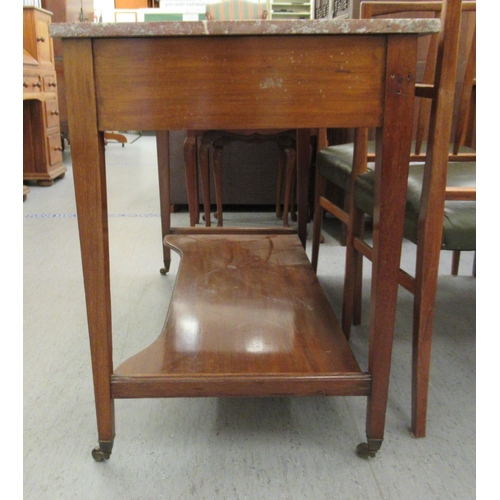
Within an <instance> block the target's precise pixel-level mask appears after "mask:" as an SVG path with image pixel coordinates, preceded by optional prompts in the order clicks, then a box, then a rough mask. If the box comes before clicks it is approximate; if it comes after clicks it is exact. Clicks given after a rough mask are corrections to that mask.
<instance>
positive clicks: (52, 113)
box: [50, 110, 59, 116]
mask: <svg viewBox="0 0 500 500" xmlns="http://www.w3.org/2000/svg"><path fill="white" fill-rule="evenodd" d="M50 114H51V115H56V116H59V111H57V110H56V111H52V112H51V113H50Z"/></svg>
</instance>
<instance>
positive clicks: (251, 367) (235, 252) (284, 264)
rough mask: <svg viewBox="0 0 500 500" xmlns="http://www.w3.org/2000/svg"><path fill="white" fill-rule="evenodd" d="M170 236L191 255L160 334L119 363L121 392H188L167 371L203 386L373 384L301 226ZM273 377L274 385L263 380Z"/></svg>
mask: <svg viewBox="0 0 500 500" xmlns="http://www.w3.org/2000/svg"><path fill="white" fill-rule="evenodd" d="M166 243H167V244H168V245H169V246H171V247H173V248H174V249H175V250H176V251H177V252H179V253H180V254H181V255H182V260H181V267H180V269H179V274H178V277H177V281H176V286H175V291H174V295H173V297H172V300H171V302H170V307H169V314H168V318H167V321H166V323H165V326H164V328H163V331H162V333H161V335H160V337H159V338H158V340H156V341H155V342H154V343H153V344H152V345H151V346H150V347H149V348H147V349H146V350H145V351H142V352H140V353H139V354H137V355H135V356H133V357H132V358H130V359H129V360H127V361H125V362H124V363H123V364H122V365H120V366H118V367H117V368H116V369H115V371H114V375H113V379H112V391H113V394H114V395H116V396H117V397H127V396H129V397H131V396H132V395H135V397H137V396H138V395H141V396H143V397H153V396H158V395H159V394H160V395H163V396H168V395H170V394H174V395H180V394H181V393H180V392H179V391H181V389H178V390H177V391H176V389H175V384H171V385H169V386H168V387H167V388H166V389H165V390H162V389H161V388H160V387H159V385H160V384H159V382H161V381H165V382H168V381H171V382H174V383H175V382H177V383H179V384H182V391H183V393H184V395H194V396H195V395H205V396H216V395H217V396H223V395H236V394H239V395H245V394H246V395H258V394H263V393H266V394H267V395H270V394H269V392H270V393H271V394H275V395H276V394H296V393H297V392H299V393H301V394H318V393H319V394H330V395H333V394H345V393H349V392H352V391H354V392H356V391H359V394H364V395H366V394H368V392H369V386H370V378H371V377H370V376H369V375H368V374H363V373H362V372H361V370H360V368H359V366H358V364H357V362H356V360H355V358H354V356H353V354H352V352H351V350H350V348H349V346H348V344H347V341H346V339H345V337H344V335H343V333H342V330H341V328H340V325H339V324H338V322H337V319H336V318H335V315H334V314H333V311H332V309H331V307H330V305H329V303H328V300H327V298H326V296H325V294H324V292H323V290H322V288H321V287H320V285H319V282H318V279H317V278H316V276H315V275H314V273H313V271H312V268H311V266H310V264H309V261H308V259H307V257H306V255H305V253H304V251H303V248H302V245H301V243H300V240H299V239H298V238H297V236H296V235H241V234H237V235H227V234H224V233H221V234H219V235H210V236H208V235H197V236H196V235H171V236H167V237H166ZM234 377H236V378H238V381H239V382H238V383H237V384H235V383H234V381H233V382H232V383H229V382H230V380H231V379H232V378H234ZM308 377H311V378H312V380H309V381H308V382H307V383H306V381H305V379H307V378H308ZM268 378H269V379H271V380H268V382H269V383H272V384H274V386H275V388H274V389H272V390H270V389H269V387H266V386H262V383H261V384H259V383H257V381H266V379H268ZM211 379H213V380H217V381H219V383H215V384H214V386H213V387H212V386H211V385H210V384H207V383H206V382H207V381H208V380H211ZM138 382H140V384H139V383H138ZM337 382H338V383H337ZM266 383H267V382H266ZM238 384H242V385H241V387H239V388H238ZM296 384H297V385H296ZM225 390H227V391H228V392H227V393H226V392H225ZM235 391H237V392H235Z"/></svg>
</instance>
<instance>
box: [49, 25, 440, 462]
mask: <svg viewBox="0 0 500 500" xmlns="http://www.w3.org/2000/svg"><path fill="white" fill-rule="evenodd" d="M438 30H439V21H436V20H411V21H409V20H391V21H384V20H376V21H357V20H341V21H337V20H330V21H302V20H301V21H263V22H260V21H252V22H217V21H214V22H184V23H175V22H171V23H138V24H136V23H131V24H125V23H117V24H104V25H102V24H85V23H80V24H60V25H52V26H51V34H52V35H53V36H54V37H60V38H62V39H63V46H64V67H65V73H66V81H67V89H68V110H69V124H70V134H71V138H72V140H71V153H72V158H73V170H74V180H75V193H76V201H77V210H78V223H79V231H80V243H81V251H82V261H83V273H84V283H85V292H86V302H87V311H88V326H89V335H90V346H91V355H92V370H93V377H94V388H95V401H96V411H97V426H98V440H99V447H97V448H95V449H94V450H93V456H94V458H95V459H96V460H98V461H102V460H104V459H108V458H109V456H110V454H111V449H112V445H113V440H114V435H115V429H114V400H115V399H116V398H143V397H176V396H183V397H186V396H211V397H214V396H216V397H225V396H276V395H297V396H301V395H315V394H318V395H320V394H321V395H355V396H367V398H368V409H367V420H366V435H367V442H366V443H361V444H360V445H359V446H358V448H357V452H358V454H359V455H360V456H363V457H368V456H374V455H375V453H376V451H377V450H378V449H379V448H380V445H381V443H382V439H383V434H384V426H385V411H386V405H387V395H388V385H389V372H390V360H391V352H392V340H393V330H394V318H395V308H396V295H397V271H398V267H399V257H400V252H401V242H402V234H403V216H404V204H405V186H406V174H407V171H406V168H407V165H408V162H407V161H406V160H407V156H408V154H409V152H410V140H411V137H410V129H411V122H412V120H411V117H412V110H413V97H414V82H415V66H416V46H417V37H418V36H419V35H422V34H426V33H430V32H436V31H438ZM402 116H404V117H407V120H406V121H407V122H408V126H407V127H405V126H404V125H402V121H401V117H402ZM290 127H293V128H296V129H297V130H298V134H299V139H300V140H299V144H300V143H301V142H302V140H303V139H305V138H307V134H308V133H309V132H308V131H309V130H310V129H311V128H319V127H329V128H336V127H339V128H344V127H378V134H377V139H378V141H379V145H380V147H379V148H378V157H377V162H378V166H377V169H376V172H377V174H378V178H377V197H376V209H375V214H374V255H373V276H372V300H371V317H370V322H371V323H370V325H371V326H370V341H369V363H368V370H367V371H363V370H361V369H360V367H359V365H358V363H357V361H356V359H355V358H354V355H353V353H352V352H351V350H350V348H349V345H348V343H347V341H346V339H345V337H344V335H343V333H342V330H341V328H340V326H339V324H338V322H337V320H336V318H335V316H334V314H333V312H332V309H331V307H330V305H329V304H328V301H327V299H326V296H325V294H324V293H323V290H322V289H321V287H320V285H319V282H318V280H317V278H316V276H315V274H314V272H313V271H312V268H311V266H310V264H309V261H308V259H307V256H306V254H305V252H304V246H305V239H306V232H305V231H306V222H307V219H306V217H307V214H306V210H304V207H306V205H307V191H308V186H307V181H308V177H309V176H308V172H307V169H306V168H304V166H305V165H307V164H308V161H307V160H308V151H307V150H304V148H302V149H301V150H299V151H298V158H299V162H298V169H297V170H298V174H297V175H298V182H299V186H300V193H299V196H298V205H299V214H298V217H299V229H298V236H297V235H296V234H292V232H293V231H292V230H291V229H287V228H283V227H281V228H276V230H270V229H267V230H263V229H262V228H255V229H238V228H228V227H224V228H204V227H198V228H185V227H182V228H175V227H171V224H170V217H169V215H168V214H169V204H170V203H169V165H168V130H176V129H182V130H184V129H190V130H198V129H199V130H206V129H258V128H268V129H272V128H290ZM129 129H134V130H155V131H158V132H157V137H158V141H157V144H158V158H159V163H160V167H162V166H163V168H161V169H160V171H161V172H162V174H161V175H160V191H161V204H162V207H163V208H162V213H163V217H162V227H163V229H162V230H163V234H164V236H165V238H164V240H165V244H166V248H167V250H166V252H165V257H164V258H165V261H166V266H167V268H168V264H169V251H170V248H174V249H175V250H176V251H178V252H180V253H181V254H182V259H181V265H180V269H179V274H178V276H177V281H176V288H175V290H174V294H173V297H172V301H171V304H170V307H169V312H168V316H167V321H166V323H165V327H164V329H163V331H162V332H161V334H160V336H159V338H158V340H156V341H155V342H154V343H153V344H152V345H151V346H149V347H147V348H146V349H144V350H143V351H141V352H140V353H138V354H136V355H134V356H132V358H130V359H129V360H127V361H125V362H124V363H122V364H121V365H120V366H119V367H117V368H116V369H115V368H114V367H113V362H112V328H111V298H110V277H109V249H108V213H107V203H106V182H105V161H104V131H106V130H129ZM304 143H307V141H304ZM159 279H160V278H159ZM161 279H163V278H161Z"/></svg>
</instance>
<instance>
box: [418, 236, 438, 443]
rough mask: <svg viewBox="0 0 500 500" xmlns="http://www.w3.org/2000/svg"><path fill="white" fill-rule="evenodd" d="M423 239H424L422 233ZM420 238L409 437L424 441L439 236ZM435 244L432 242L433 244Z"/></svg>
mask: <svg viewBox="0 0 500 500" xmlns="http://www.w3.org/2000/svg"><path fill="white" fill-rule="evenodd" d="M423 233H424V234H423V236H427V235H426V234H425V232H423ZM419 236H420V235H419ZM423 236H422V237H421V238H419V241H418V244H417V264H416V269H415V294H414V304H413V347H412V422H411V433H412V435H413V436H414V437H416V438H421V437H425V432H426V425H427V404H428V396H429V377H430V362H431V350H432V334H433V327H434V309H435V303H436V291H437V282H438V269H439V256H440V252H441V235H440V234H439V237H437V238H436V237H435V236H434V237H433V235H430V236H428V238H427V239H426V238H424V237H423ZM434 239H435V240H437V241H433V240H434Z"/></svg>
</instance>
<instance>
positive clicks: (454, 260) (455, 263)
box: [451, 250, 460, 276]
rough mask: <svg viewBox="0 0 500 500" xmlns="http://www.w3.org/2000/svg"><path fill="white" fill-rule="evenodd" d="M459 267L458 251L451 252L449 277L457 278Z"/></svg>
mask: <svg viewBox="0 0 500 500" xmlns="http://www.w3.org/2000/svg"><path fill="white" fill-rule="evenodd" d="M459 266H460V250H453V252H452V253H451V275H452V276H458V268H459Z"/></svg>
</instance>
